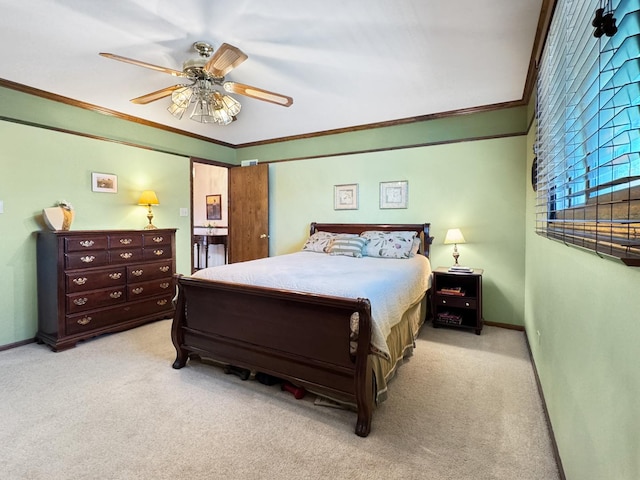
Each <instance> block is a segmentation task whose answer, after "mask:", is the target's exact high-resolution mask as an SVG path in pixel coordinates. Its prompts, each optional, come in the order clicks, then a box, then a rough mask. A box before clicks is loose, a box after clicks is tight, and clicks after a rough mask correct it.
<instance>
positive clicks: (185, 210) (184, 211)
mask: <svg viewBox="0 0 640 480" xmlns="http://www.w3.org/2000/svg"><path fill="white" fill-rule="evenodd" d="M180 216H181V217H188V216H189V209H188V208H181V209H180Z"/></svg>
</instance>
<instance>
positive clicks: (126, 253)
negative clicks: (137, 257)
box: [120, 252, 133, 260]
mask: <svg viewBox="0 0 640 480" xmlns="http://www.w3.org/2000/svg"><path fill="white" fill-rule="evenodd" d="M120 257H122V258H124V259H125V260H129V259H130V258H131V257H133V253H131V252H124V253H121V254H120Z"/></svg>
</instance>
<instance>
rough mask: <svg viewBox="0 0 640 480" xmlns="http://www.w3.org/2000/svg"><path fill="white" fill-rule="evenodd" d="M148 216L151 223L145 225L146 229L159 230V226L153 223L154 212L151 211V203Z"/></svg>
mask: <svg viewBox="0 0 640 480" xmlns="http://www.w3.org/2000/svg"><path fill="white" fill-rule="evenodd" d="M147 218H148V219H149V225H147V226H146V227H144V229H145V230H157V228H158V227H156V226H155V225H154V224H153V223H151V220H153V212H152V211H151V205H149V213H147Z"/></svg>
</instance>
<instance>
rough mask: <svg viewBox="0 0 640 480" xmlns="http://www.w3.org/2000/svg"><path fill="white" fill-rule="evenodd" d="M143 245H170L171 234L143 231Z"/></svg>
mask: <svg viewBox="0 0 640 480" xmlns="http://www.w3.org/2000/svg"><path fill="white" fill-rule="evenodd" d="M142 236H143V245H144V246H145V247H151V246H154V245H171V235H167V234H166V233H159V232H147V233H143V234H142Z"/></svg>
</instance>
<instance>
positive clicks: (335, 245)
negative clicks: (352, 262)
mask: <svg viewBox="0 0 640 480" xmlns="http://www.w3.org/2000/svg"><path fill="white" fill-rule="evenodd" d="M366 244H367V240H366V239H364V238H362V237H340V236H339V237H336V238H334V239H333V242H332V243H331V245H329V255H345V256H347V257H357V258H360V257H362V249H363V248H364V246H365V245H366Z"/></svg>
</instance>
